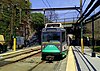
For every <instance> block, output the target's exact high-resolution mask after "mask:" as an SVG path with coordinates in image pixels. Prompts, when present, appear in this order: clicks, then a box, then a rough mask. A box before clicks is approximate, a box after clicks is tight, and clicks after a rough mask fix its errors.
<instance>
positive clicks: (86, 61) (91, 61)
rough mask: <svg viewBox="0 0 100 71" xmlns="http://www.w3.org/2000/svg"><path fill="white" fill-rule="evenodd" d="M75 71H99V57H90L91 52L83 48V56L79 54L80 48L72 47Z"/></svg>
mask: <svg viewBox="0 0 100 71" xmlns="http://www.w3.org/2000/svg"><path fill="white" fill-rule="evenodd" d="M72 48H73V52H74V56H75V60H76V65H77V71H100V58H99V55H96V57H91V53H92V50H91V49H90V48H89V47H84V54H82V53H81V47H80V46H75V47H72Z"/></svg>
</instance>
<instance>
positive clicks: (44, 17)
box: [43, 9, 46, 24]
mask: <svg viewBox="0 0 100 71" xmlns="http://www.w3.org/2000/svg"><path fill="white" fill-rule="evenodd" d="M43 12H44V24H46V21H45V9H43Z"/></svg>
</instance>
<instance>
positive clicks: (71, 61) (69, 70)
mask: <svg viewBox="0 0 100 71" xmlns="http://www.w3.org/2000/svg"><path fill="white" fill-rule="evenodd" d="M72 47H73V46H70V47H69V51H68V58H67V67H66V71H76V62H75V58H74V54H73V51H72Z"/></svg>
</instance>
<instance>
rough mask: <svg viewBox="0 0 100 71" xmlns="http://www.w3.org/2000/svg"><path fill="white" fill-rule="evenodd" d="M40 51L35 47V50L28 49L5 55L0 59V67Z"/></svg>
mask: <svg viewBox="0 0 100 71" xmlns="http://www.w3.org/2000/svg"><path fill="white" fill-rule="evenodd" d="M40 52H41V50H40V49H36V50H34V49H30V50H28V51H24V52H20V53H16V54H12V55H8V56H5V57H3V58H1V59H0V67H2V66H5V65H8V64H12V63H15V62H18V61H21V60H24V59H26V58H29V57H31V56H34V55H35V54H38V53H40Z"/></svg>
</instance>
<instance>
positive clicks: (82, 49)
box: [80, 0, 84, 53]
mask: <svg viewBox="0 0 100 71" xmlns="http://www.w3.org/2000/svg"><path fill="white" fill-rule="evenodd" d="M80 16H82V0H80ZM81 51H82V53H84V43H83V23H82V22H81Z"/></svg>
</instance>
